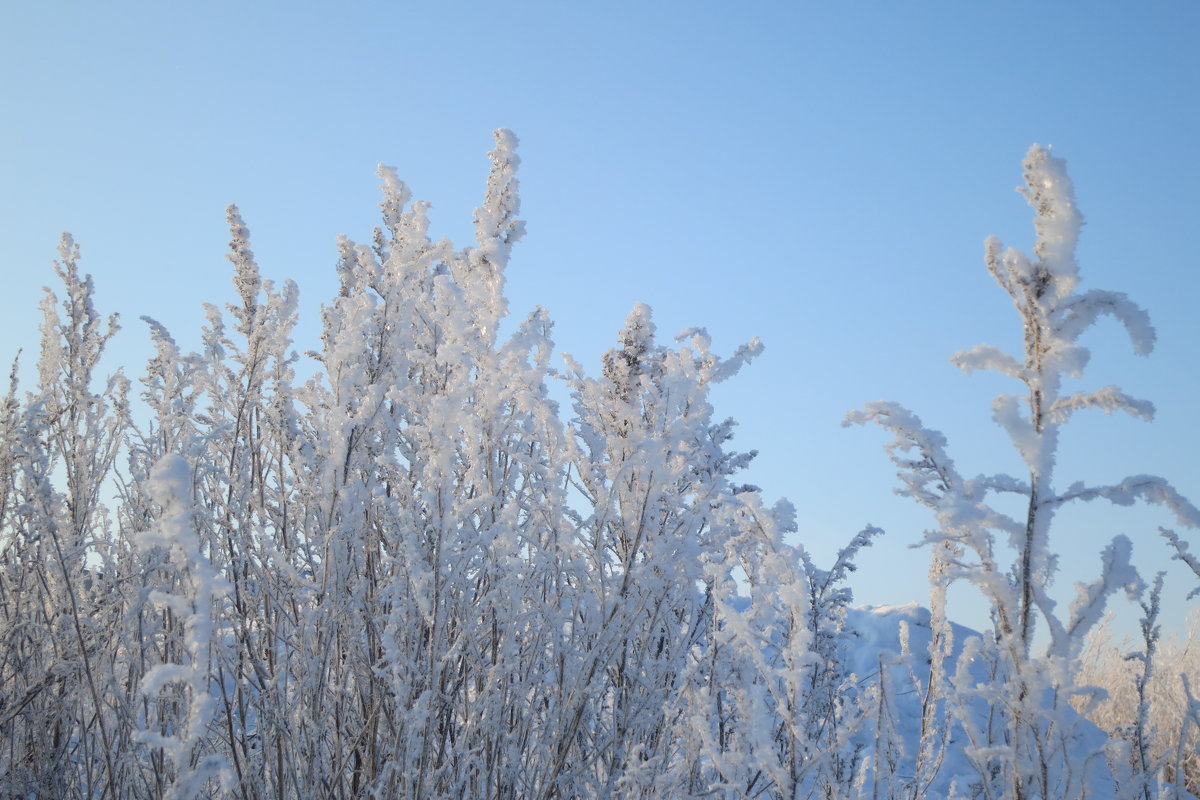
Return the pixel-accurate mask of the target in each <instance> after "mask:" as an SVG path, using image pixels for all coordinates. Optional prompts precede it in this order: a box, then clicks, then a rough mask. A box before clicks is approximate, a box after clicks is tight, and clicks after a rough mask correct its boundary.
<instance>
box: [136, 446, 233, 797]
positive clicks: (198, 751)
mask: <svg viewBox="0 0 1200 800" xmlns="http://www.w3.org/2000/svg"><path fill="white" fill-rule="evenodd" d="M192 484H193V477H192V469H191V467H190V466H189V465H188V463H187V461H186V460H184V458H183V457H182V456H179V455H176V454H168V455H166V456H164V457H163V458H162V459H161V460H160V461H159V463H158V464H156V465H155V467H154V470H153V472H151V474H150V477H149V486H148V487H147V491H148V492H149V494H150V497H151V499H152V500H153V501H154V502H155V503H156V504H157V505H158V506H159V507H160V508H161V511H160V514H159V516H158V519H157V520H156V524H155V526H154V527H153V528H151V529H150V530H147V531H145V532H143V533H142V534H141V535H140V536H139V537H138V541H139V544H140V545H141V546H142V547H143V548H147V549H155V550H158V551H159V552H161V553H162V554H163V556H164V561H163V564H162V567H163V568H164V569H166V570H169V571H172V572H175V573H176V575H177V576H178V578H179V579H180V586H179V588H178V589H177V590H176V591H170V590H167V591H163V590H152V591H151V592H150V593H149V597H148V599H149V601H150V603H152V604H154V605H158V606H161V607H163V608H165V609H169V610H170V612H171V613H172V614H173V615H174V616H175V617H176V619H178V620H179V621H180V623H181V625H182V643H183V648H182V652H181V653H180V656H181V660H180V662H179V663H169V662H166V663H159V664H155V665H154V666H153V667H151V668H150V669H149V670H147V671H146V674H145V675H144V676H143V677H142V680H141V684H140V686H139V690H140V691H141V693H142V694H143V695H144V696H145V697H146V698H147V699H148V700H149V701H150V702H149V703H148V704H147V709H148V711H147V718H146V720H145V726H146V727H145V728H144V729H143V730H141V731H140V732H139V733H138V734H137V739H139V740H140V741H142V742H145V743H146V744H148V745H149V746H150V747H152V748H159V749H161V750H162V751H163V752H164V753H165V754H166V755H167V757H168V758H169V759H170V761H171V766H172V770H171V773H170V774H169V775H168V781H169V782H168V783H167V785H166V786H165V787H162V786H160V787H159V788H160V789H165V791H164V792H163V795H162V796H164V797H167V798H172V799H177V800H192V798H195V797H196V796H198V795H200V794H201V793H203V792H204V791H205V784H207V783H208V782H209V781H210V780H217V781H220V782H221V783H222V784H225V785H226V786H229V785H231V784H232V783H233V771H232V769H231V768H230V766H229V762H228V760H227V759H226V757H224V756H223V755H222V754H220V753H219V752H211V750H212V749H213V748H212V745H211V744H210V743H209V741H208V740H209V738H210V736H211V731H210V727H211V726H212V725H213V723H214V722H215V720H216V711H217V698H216V696H215V695H216V693H217V688H216V686H217V685H218V684H219V681H218V680H217V678H216V677H215V675H216V670H215V669H214V661H215V660H216V659H214V658H213V656H214V652H213V651H214V650H219V649H220V648H221V645H222V639H223V636H222V631H221V630H220V629H219V628H218V627H217V622H218V620H219V619H220V618H221V617H223V616H225V615H223V614H220V613H219V604H220V600H221V599H222V598H223V597H224V596H225V595H226V594H227V592H228V589H229V587H228V584H227V583H226V581H225V580H224V579H222V578H221V577H220V576H219V575H218V574H217V572H216V570H214V569H213V566H212V564H211V562H210V561H209V559H208V558H207V556H205V555H204V552H203V551H202V549H201V541H200V537H199V536H198V535H197V533H196V530H195V526H194V518H193V513H192ZM164 696H166V697H167V699H164ZM149 709H153V711H152V712H151V711H149ZM206 750H208V751H209V752H205V751H206Z"/></svg>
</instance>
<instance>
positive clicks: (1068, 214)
mask: <svg viewBox="0 0 1200 800" xmlns="http://www.w3.org/2000/svg"><path fill="white" fill-rule="evenodd" d="M1024 167H1025V189H1024V194H1025V197H1026V199H1027V200H1028V201H1029V204H1030V205H1031V206H1032V207H1033V209H1034V212H1035V216H1034V227H1035V230H1036V233H1037V240H1036V243H1035V245H1034V251H1033V256H1032V257H1030V256H1027V255H1025V254H1023V253H1021V252H1019V251H1017V250H1014V249H1011V248H1010V249H1008V250H1004V249H1003V248H1002V246H1001V244H1000V242H999V241H998V240H996V239H995V238H990V239H989V240H988V241H987V245H986V255H985V263H986V265H987V268H988V271H989V272H990V273H991V274H992V276H993V277H994V278H995V279H996V282H997V283H998V284H999V285H1000V287H1001V288H1002V289H1004V291H1005V293H1006V294H1008V295H1009V297H1010V299H1011V300H1012V302H1013V305H1014V306H1015V308H1016V310H1017V312H1018V314H1019V316H1020V318H1021V323H1022V327H1023V330H1024V347H1023V353H1022V355H1021V356H1020V357H1014V356H1012V355H1010V354H1008V353H1005V352H1003V351H1001V350H999V349H998V348H996V347H992V346H990V345H981V346H978V347H975V348H973V349H971V350H968V351H964V352H960V353H957V354H956V355H955V356H954V358H953V361H954V363H955V364H956V365H957V366H958V367H960V368H961V369H963V370H964V371H966V372H971V371H974V370H977V369H992V370H996V371H998V372H1000V373H1002V374H1004V375H1006V376H1008V377H1010V378H1013V379H1014V380H1016V381H1018V382H1020V383H1021V384H1023V385H1024V394H1025V396H1024V398H1018V397H1017V396H1014V395H1008V394H1004V395H1000V396H999V397H997V398H996V400H995V401H994V404H993V417H994V419H995V420H996V422H997V423H998V424H999V425H1000V426H1001V427H1002V428H1003V429H1004V430H1005V432H1006V433H1007V434H1008V437H1009V439H1010V441H1011V442H1012V444H1013V446H1014V448H1015V449H1016V450H1017V452H1018V453H1019V454H1020V456H1021V458H1022V460H1023V461H1024V463H1025V466H1026V468H1027V470H1028V477H1027V479H1024V480H1022V479H1019V478H1016V477H1011V476H1008V475H981V476H978V477H975V478H964V477H963V476H962V475H960V474H959V473H958V471H957V470H956V468H955V466H954V464H953V462H952V461H951V459H950V458H949V457H948V455H947V454H946V450H945V446H946V442H945V439H944V437H943V436H942V435H941V434H939V433H937V432H936V431H932V430H929V429H926V428H925V427H924V426H923V425H922V424H921V422H920V420H919V419H918V418H917V417H916V416H915V415H913V414H912V413H911V412H910V411H908V410H907V409H904V408H902V407H900V406H898V405H896V404H894V403H884V402H880V403H872V404H869V405H867V406H866V407H865V408H864V409H863V410H862V411H858V412H855V413H852V414H851V415H849V416H848V418H847V421H848V422H856V423H866V422H875V423H877V424H879V425H881V426H883V427H885V428H887V429H888V430H890V431H891V432H893V433H894V434H895V436H896V438H895V440H894V441H893V442H891V443H890V444H889V445H888V452H889V453H890V455H891V457H892V460H893V461H894V463H896V465H897V466H898V467H899V468H900V478H901V481H902V483H903V488H902V489H901V490H900V491H901V493H902V494H906V495H908V496H910V497H912V498H913V499H915V500H917V501H918V502H920V503H922V504H923V505H926V506H928V507H929V508H931V509H932V510H933V511H934V512H935V514H936V516H937V520H938V527H937V529H936V530H934V531H932V532H930V533H929V534H927V536H926V538H925V543H926V544H928V545H931V546H932V547H933V556H932V558H933V561H934V567H935V568H934V570H933V571H934V573H935V590H937V591H940V589H938V588H937V586H938V585H939V584H940V583H942V582H952V581H955V580H966V581H968V582H970V583H972V584H974V585H975V586H976V587H977V588H978V589H979V590H980V591H981V592H982V593H983V594H984V595H985V597H986V598H987V599H988V601H989V603H990V606H991V611H992V615H993V621H994V631H993V637H992V639H991V640H990V641H992V642H993V645H994V652H992V653H991V654H981V655H982V656H986V658H985V660H986V661H988V663H991V664H992V665H993V669H995V670H996V674H997V677H998V678H999V679H1001V680H1002V681H1003V686H1004V687H1006V688H1004V689H995V691H1001V692H1003V693H1004V694H988V691H991V690H984V689H982V688H981V689H979V690H972V689H970V688H969V687H966V686H963V685H962V681H963V680H965V676H964V674H963V671H962V669H961V668H960V671H959V675H958V681H959V692H960V694H961V693H962V692H963V691H964V690H966V691H972V692H974V694H975V696H976V697H978V698H979V699H980V700H984V701H987V702H989V703H992V704H993V711H994V712H996V713H998V714H999V715H1000V716H1001V717H1002V718H1004V720H1005V724H1004V725H1003V726H1002V737H1003V738H998V736H999V735H1000V734H994V733H992V731H993V730H994V729H992V728H986V729H980V730H979V731H977V733H978V735H979V736H980V737H982V740H981V741H973V748H974V750H973V751H974V752H976V753H978V754H979V758H980V759H981V760H980V761H979V762H978V767H979V770H980V780H981V789H982V790H983V791H984V793H985V794H989V795H990V794H993V793H999V794H1006V796H1012V797H1015V798H1025V797H1033V796H1040V797H1048V796H1051V795H1054V796H1059V797H1062V796H1072V795H1074V794H1076V793H1079V792H1081V791H1083V787H1084V786H1085V785H1086V783H1085V782H1083V781H1082V780H1081V776H1080V774H1079V773H1078V772H1076V771H1074V770H1073V769H1072V767H1073V763H1072V760H1073V758H1074V756H1073V750H1072V748H1073V747H1074V745H1072V744H1071V741H1072V738H1073V736H1074V734H1073V733H1072V731H1071V728H1072V726H1073V723H1072V722H1071V717H1070V714H1069V713H1067V712H1068V709H1067V708H1066V702H1065V701H1066V698H1067V697H1068V696H1070V695H1071V693H1073V692H1074V691H1076V690H1075V688H1074V687H1073V686H1072V677H1071V676H1072V673H1073V664H1074V662H1075V661H1076V659H1077V657H1078V654H1079V650H1080V648H1081V647H1082V644H1083V641H1084V636H1085V635H1086V633H1087V632H1088V630H1090V629H1091V628H1092V627H1093V626H1094V625H1095V624H1096V622H1097V621H1098V620H1099V618H1100V616H1101V614H1102V613H1103V609H1104V606H1105V603H1106V601H1107V598H1108V597H1110V596H1111V595H1112V594H1113V593H1115V592H1118V591H1121V590H1124V591H1126V592H1128V593H1131V594H1133V595H1135V596H1136V595H1137V594H1139V593H1140V591H1141V586H1142V584H1141V581H1140V579H1139V578H1138V576H1137V573H1136V571H1135V570H1134V569H1133V566H1132V564H1131V563H1130V561H1129V555H1130V550H1131V545H1130V543H1129V541H1128V539H1126V538H1125V537H1123V536H1118V537H1116V538H1115V539H1114V540H1113V541H1112V543H1111V544H1109V545H1108V546H1107V547H1106V548H1104V551H1103V553H1102V559H1101V577H1100V578H1099V579H1098V580H1097V581H1095V582H1093V583H1091V584H1089V585H1086V586H1085V585H1080V587H1079V591H1078V596H1077V598H1076V600H1075V602H1074V603H1073V604H1072V605H1071V607H1070V609H1069V610H1068V611H1067V613H1066V614H1065V615H1064V614H1062V613H1061V612H1059V611H1057V610H1056V607H1055V603H1054V601H1053V600H1052V599H1051V598H1050V596H1049V594H1048V588H1049V586H1050V584H1051V582H1052V581H1053V578H1054V574H1055V572H1056V571H1057V558H1056V556H1055V554H1054V551H1053V549H1052V544H1051V533H1052V522H1053V520H1054V517H1055V514H1056V512H1057V510H1058V509H1059V508H1061V507H1062V506H1063V505H1065V504H1067V503H1070V502H1074V501H1080V500H1082V501H1090V500H1095V499H1104V500H1108V501H1110V502H1113V503H1117V504H1122V505H1124V504H1129V503H1132V502H1133V501H1135V500H1139V499H1140V500H1144V501H1148V502H1151V503H1157V504H1161V505H1165V506H1167V507H1168V508H1169V509H1170V510H1171V511H1173V512H1174V514H1175V516H1176V517H1177V518H1178V519H1179V521H1180V523H1181V524H1184V525H1187V526H1190V527H1196V526H1197V525H1200V512H1197V510H1196V509H1195V508H1194V507H1193V506H1192V505H1191V504H1190V503H1188V502H1187V500H1185V499H1184V498H1183V497H1182V496H1180V495H1179V493H1178V492H1176V491H1175V490H1174V488H1173V487H1171V485H1170V484H1169V483H1167V482H1166V481H1165V480H1163V479H1161V478H1157V477H1153V476H1147V475H1137V476H1133V477H1130V478H1126V479H1125V480H1123V481H1121V482H1119V483H1117V484H1114V485H1111V486H1085V485H1084V484H1082V483H1073V484H1071V485H1070V486H1068V487H1067V488H1066V489H1058V488H1057V485H1056V482H1055V480H1054V477H1055V475H1054V466H1055V453H1056V451H1057V446H1058V432H1059V429H1060V427H1061V426H1062V425H1064V424H1065V423H1067V422H1068V421H1069V419H1070V418H1071V416H1072V415H1073V414H1074V413H1075V412H1077V411H1081V410H1084V409H1090V408H1095V409H1100V410H1102V411H1105V412H1106V413H1112V412H1114V411H1123V412H1125V413H1128V414H1130V415H1132V416H1134V417H1139V418H1143V419H1151V418H1152V416H1153V412H1154V408H1153V406H1152V405H1151V404H1150V403H1148V402H1146V401H1142V400H1137V399H1134V398H1132V397H1130V396H1129V395H1126V394H1125V393H1124V392H1122V391H1121V390H1120V389H1118V388H1116V387H1114V386H1106V387H1103V388H1101V389H1097V390H1093V391H1081V392H1077V393H1072V394H1066V395H1064V394H1063V393H1062V381H1063V378H1064V377H1068V376H1070V377H1076V376H1079V375H1080V374H1081V373H1082V372H1083V369H1084V367H1085V366H1086V365H1087V362H1088V358H1089V351H1088V349H1087V348H1086V347H1084V346H1083V345H1081V344H1080V343H1079V338H1080V336H1081V335H1082V334H1083V333H1084V332H1085V331H1086V330H1087V329H1088V328H1090V327H1091V326H1092V325H1093V324H1094V323H1095V322H1096V321H1097V320H1098V319H1099V318H1100V317H1101V316H1103V315H1106V314H1107V315H1112V316H1114V317H1116V318H1117V319H1118V320H1119V321H1120V322H1122V323H1123V324H1124V326H1125V328H1126V330H1127V331H1128V333H1129V335H1130V338H1131V340H1132V342H1133V347H1134V352H1135V353H1138V354H1139V355H1145V354H1147V353H1149V352H1150V350H1151V348H1152V347H1153V344H1154V330H1153V328H1152V327H1151V326H1150V322H1149V318H1148V317H1147V315H1146V313H1145V312H1144V311H1142V309H1140V308H1139V307H1138V306H1136V305H1134V304H1133V303H1132V302H1131V301H1130V300H1129V299H1128V298H1127V297H1126V296H1125V295H1123V294H1120V293H1116V292H1109V291H1101V290H1094V289H1093V290H1087V291H1081V290H1079V288H1078V283H1079V274H1078V273H1079V270H1078V264H1077V263H1076V260H1075V245H1076V242H1077V240H1078V237H1079V232H1080V228H1081V226H1082V216H1081V215H1080V214H1079V212H1078V210H1077V209H1076V206H1075V198H1074V190H1073V187H1072V184H1071V181H1070V179H1069V178H1068V177H1067V174H1066V170H1065V167H1064V162H1063V161H1062V160H1061V159H1058V158H1055V157H1053V156H1052V155H1051V154H1050V151H1049V150H1048V149H1047V148H1043V147H1039V146H1034V147H1033V148H1031V149H1030V151H1029V153H1028V155H1027V156H1026V159H1025V163H1024ZM994 494H1015V495H1017V496H1019V497H1021V498H1022V499H1023V503H1024V515H1023V518H1014V517H1012V516H1010V515H1008V514H1006V513H1004V512H1002V511H1000V510H999V509H998V508H996V507H995V506H994V505H992V504H991V503H990V502H989V496H991V495H994ZM997 534H1000V535H1003V536H1005V537H1006V538H1007V542H1008V544H1009V545H1010V546H1011V548H1012V550H1013V551H1015V553H1016V559H1015V561H1014V562H1013V563H1012V564H1011V565H1009V564H1006V563H1003V560H1002V556H1001V555H1000V554H999V553H998V552H997V549H996V546H995V536H996V535H997ZM1039 621H1041V623H1042V624H1044V625H1045V628H1046V632H1047V633H1048V635H1049V644H1048V646H1047V649H1046V651H1045V653H1044V654H1042V655H1035V654H1034V652H1033V641H1034V631H1035V628H1036V625H1037V623H1038V622H1039ZM959 703H960V705H962V704H963V700H962V699H961V698H960V700H959ZM964 708H965V706H964ZM964 713H969V712H964ZM963 719H964V723H965V717H964V718H963ZM989 787H990V788H989Z"/></svg>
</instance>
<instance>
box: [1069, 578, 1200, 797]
mask: <svg viewBox="0 0 1200 800" xmlns="http://www.w3.org/2000/svg"><path fill="white" fill-rule="evenodd" d="M1152 600H1153V598H1151V602H1145V603H1144V604H1143V605H1144V608H1143V614H1144V615H1145V616H1144V619H1143V624H1142V642H1141V643H1140V647H1139V646H1138V645H1135V644H1131V643H1130V642H1128V641H1124V642H1122V641H1117V640H1115V639H1114V634H1113V631H1112V627H1111V624H1110V623H1109V621H1108V620H1107V619H1106V620H1105V622H1104V623H1102V624H1101V625H1099V626H1097V627H1096V629H1095V630H1094V631H1093V632H1092V634H1091V635H1090V636H1089V637H1088V642H1087V645H1086V647H1085V649H1084V652H1083V654H1082V656H1081V658H1080V671H1079V681H1080V683H1083V684H1088V685H1093V686H1097V687H1099V688H1101V689H1103V690H1104V692H1105V695H1104V697H1103V699H1100V700H1098V702H1095V703H1093V704H1091V707H1090V708H1088V709H1087V715H1088V718H1089V719H1091V720H1092V721H1093V722H1095V723H1096V724H1097V725H1098V726H1100V727H1101V728H1102V729H1104V730H1105V731H1108V732H1109V733H1110V734H1111V735H1112V736H1113V738H1114V740H1119V741H1123V742H1124V741H1125V740H1130V741H1131V744H1133V745H1134V746H1129V747H1125V748H1123V752H1122V753H1120V754H1119V757H1120V758H1121V759H1123V761H1124V762H1126V763H1128V762H1130V759H1131V757H1136V758H1137V759H1138V762H1141V761H1144V762H1145V763H1146V764H1147V767H1145V768H1143V770H1142V773H1141V774H1143V775H1145V776H1146V778H1147V780H1148V781H1149V782H1150V787H1151V789H1153V788H1154V780H1155V776H1156V775H1158V776H1160V777H1162V778H1163V779H1164V780H1165V781H1167V782H1168V783H1174V782H1177V783H1178V785H1179V787H1180V788H1184V787H1186V788H1187V789H1188V790H1190V791H1191V792H1192V793H1193V794H1195V793H1196V792H1197V791H1200V757H1198V756H1197V752H1200V750H1198V746H1200V730H1197V728H1196V726H1195V724H1194V722H1193V721H1192V720H1190V718H1189V713H1190V711H1191V709H1192V707H1191V706H1190V705H1189V698H1188V696H1187V690H1186V686H1185V684H1186V682H1187V676H1195V675H1197V674H1200V625H1198V624H1197V623H1198V621H1200V618H1198V617H1197V615H1196V614H1194V613H1193V614H1192V615H1190V616H1189V618H1188V625H1187V627H1186V630H1185V631H1183V632H1182V633H1178V632H1177V633H1175V634H1170V635H1166V636H1161V637H1160V636H1159V634H1158V626H1157V624H1155V621H1154V620H1153V619H1151V617H1152V615H1151V614H1150V612H1151V611H1154V610H1155V608H1154V604H1153V602H1152ZM1147 623H1149V624H1147ZM1147 635H1150V642H1149V643H1148V642H1147V640H1146V639H1147ZM1135 648H1136V649H1135ZM1147 654H1149V655H1150V656H1151V657H1150V658H1146V655H1147ZM1143 714H1144V718H1143ZM1139 730H1140V732H1139ZM1139 737H1140V738H1141V739H1142V740H1143V748H1144V749H1142V750H1140V751H1139V749H1138V748H1137V747H1136V742H1135V741H1134V740H1136V739H1137V738H1139ZM1136 766H1137V763H1134V767H1135V768H1136ZM1177 767H1178V768H1177Z"/></svg>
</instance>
